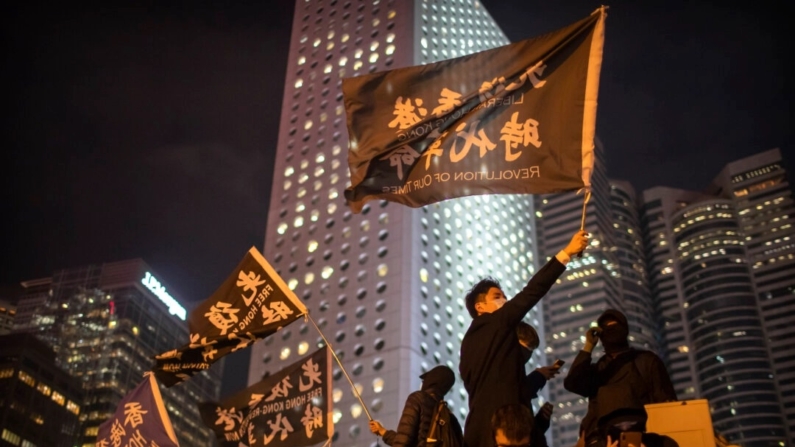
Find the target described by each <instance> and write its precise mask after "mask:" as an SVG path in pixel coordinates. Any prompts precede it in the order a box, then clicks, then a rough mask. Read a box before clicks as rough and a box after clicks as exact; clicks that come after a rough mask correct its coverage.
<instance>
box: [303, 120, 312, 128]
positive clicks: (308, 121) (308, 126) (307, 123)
mask: <svg viewBox="0 0 795 447" xmlns="http://www.w3.org/2000/svg"><path fill="white" fill-rule="evenodd" d="M311 128H312V120H306V122H305V123H304V130H309V129H311Z"/></svg>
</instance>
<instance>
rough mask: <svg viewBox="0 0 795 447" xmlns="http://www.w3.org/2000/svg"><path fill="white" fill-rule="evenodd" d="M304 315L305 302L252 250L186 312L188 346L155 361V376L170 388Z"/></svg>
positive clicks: (161, 355)
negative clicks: (205, 296) (187, 314)
mask: <svg viewBox="0 0 795 447" xmlns="http://www.w3.org/2000/svg"><path fill="white" fill-rule="evenodd" d="M304 314H306V306H304V303H302V302H301V301H300V300H299V299H298V297H297V296H295V294H294V293H293V291H292V290H290V288H289V287H287V284H285V283H284V281H283V280H282V278H281V277H279V275H278V274H277V273H276V271H275V270H274V269H273V267H271V265H270V264H268V262H267V261H266V260H265V258H264V257H263V256H262V254H260V252H259V251H258V250H257V249H256V248H254V247H252V248H251V249H250V250H249V251H248V253H246V255H245V256H244V257H243V260H242V261H240V264H238V266H237V268H235V270H233V271H232V274H230V275H229V277H227V279H226V281H224V283H223V284H222V285H221V287H219V288H218V290H216V291H215V293H213V294H212V296H210V298H208V299H206V300H205V301H203V302H202V303H201V304H199V306H198V307H196V309H194V310H193V311H192V312H191V313H190V316H189V317H188V329H189V331H190V342H189V343H188V344H187V345H185V346H183V347H181V348H179V349H175V350H173V351H169V352H165V353H163V354H160V355H158V356H157V357H155V360H156V365H155V368H154V371H155V374H157V378H158V379H159V380H160V381H161V382H162V383H163V384H164V385H166V386H173V385H174V384H177V383H179V382H181V381H183V380H185V379H187V378H188V377H190V376H191V375H193V374H195V373H196V372H198V371H201V370H205V369H208V368H209V367H210V365H212V364H213V363H214V362H215V361H217V360H218V359H220V358H221V357H223V356H225V355H226V354H229V353H230V352H234V351H238V350H240V349H245V348H246V347H248V346H249V345H250V344H251V343H253V342H254V341H256V340H259V339H262V338H265V337H267V336H268V335H270V334H273V333H274V332H276V331H277V330H278V329H280V328H281V327H282V326H286V325H288V324H290V323H292V322H293V321H295V320H297V319H298V318H299V317H301V316H302V315H304Z"/></svg>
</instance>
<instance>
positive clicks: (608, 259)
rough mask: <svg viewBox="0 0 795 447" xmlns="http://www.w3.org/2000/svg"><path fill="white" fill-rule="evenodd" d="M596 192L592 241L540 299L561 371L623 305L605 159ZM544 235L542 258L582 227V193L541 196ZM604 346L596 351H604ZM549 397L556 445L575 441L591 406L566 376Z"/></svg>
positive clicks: (599, 149)
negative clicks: (606, 315)
mask: <svg viewBox="0 0 795 447" xmlns="http://www.w3.org/2000/svg"><path fill="white" fill-rule="evenodd" d="M595 150H596V159H597V160H603V159H604V147H603V146H602V143H601V142H600V141H599V140H596V148H595ZM591 184H592V191H593V194H592V196H591V199H590V200H589V202H588V204H587V208H586V218H585V228H586V230H587V231H588V232H589V233H590V234H591V245H590V247H589V248H588V249H587V250H586V251H585V252H584V253H583V256H582V258H577V257H575V258H574V259H572V260H571V262H569V264H568V265H567V266H566V271H565V272H564V273H563V275H562V276H561V278H560V279H559V280H558V283H557V284H556V285H555V286H553V287H552V289H551V290H550V291H549V293H547V295H546V296H545V297H544V299H543V300H541V303H542V305H543V312H544V325H545V331H546V343H547V346H546V356H547V362H546V364H551V363H552V362H553V361H555V359H558V358H560V359H563V360H565V361H566V362H567V365H564V366H563V369H562V371H561V377H565V375H566V374H567V373H568V364H571V362H572V361H573V360H574V357H575V356H576V355H577V353H578V352H579V351H580V349H582V345H583V343H584V341H585V339H584V335H583V334H584V333H585V329H586V328H588V327H590V326H592V325H595V324H596V319H597V318H598V317H599V315H600V314H601V313H602V312H603V311H604V310H605V309H607V308H613V309H619V310H622V311H624V304H623V302H622V300H621V297H622V295H621V271H620V264H619V261H618V259H619V257H618V254H617V252H616V242H615V228H614V227H613V222H614V220H613V217H612V209H611V206H612V205H611V202H610V184H609V181H608V178H607V169H606V166H605V164H604V163H596V165H595V166H594V172H593V175H592V176H591ZM537 204H538V210H539V211H538V213H537V214H536V216H537V217H538V221H537V222H538V227H539V236H538V237H539V241H540V245H541V247H542V250H541V252H542V257H543V260H546V259H549V258H551V257H552V256H555V254H556V253H557V252H558V251H559V250H561V249H562V248H563V247H565V246H566V244H567V243H568V242H569V240H570V239H571V236H572V235H573V234H574V233H575V232H576V231H577V230H579V229H580V223H581V219H582V212H583V195H582V194H574V193H564V194H552V195H543V196H538V198H537ZM600 351H601V348H597V349H596V351H595V352H594V355H595V357H598V356H599V355H600V353H599V352H600ZM547 388H548V389H549V399H550V401H551V402H552V403H553V404H554V405H555V411H554V413H553V414H552V426H551V427H550V429H549V431H550V432H551V436H552V441H553V444H554V445H564V446H565V445H574V444H576V443H577V438H578V437H579V428H580V422H581V421H582V418H583V417H584V416H585V413H586V412H587V410H588V401H587V399H585V398H584V397H581V396H578V395H576V394H573V393H570V392H568V391H566V390H565V389H564V388H563V380H562V379H555V380H552V381H550V382H549V383H548V384H547Z"/></svg>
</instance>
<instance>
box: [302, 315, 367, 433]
mask: <svg viewBox="0 0 795 447" xmlns="http://www.w3.org/2000/svg"><path fill="white" fill-rule="evenodd" d="M306 318H307V319H308V320H309V321H311V322H312V326H314V327H315V329H317V332H318V333H319V334H320V337H321V338H323V342H324V343H326V346H328V348H329V349H330V350H331V355H333V356H334V360H336V361H337V364H338V365H340V369H341V370H342V373H343V374H345V378H346V379H348V383H350V384H351V389H353V395H354V396H356V398H357V399H359V403H360V404H362V408H364V413H365V414H366V415H367V419H368V420H371V421H372V420H373V417H372V416H370V411H369V410H367V405H365V404H364V401H363V400H362V396H361V395H359V390H357V389H356V386H354V385H353V381H352V380H351V376H349V375H348V371H346V370H345V367H344V366H342V362H341V361H340V359H339V357H337V353H336V352H334V348H333V347H332V346H331V343H329V341H328V339H327V338H326V336H325V335H324V334H323V331H321V330H320V328H319V327H318V326H317V323H315V320H313V319H312V316H311V315H309V312H307V313H306Z"/></svg>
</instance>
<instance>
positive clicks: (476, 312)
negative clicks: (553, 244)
mask: <svg viewBox="0 0 795 447" xmlns="http://www.w3.org/2000/svg"><path fill="white" fill-rule="evenodd" d="M587 245H588V233H586V232H585V231H578V232H577V233H575V234H574V236H572V238H571V241H570V242H569V244H568V245H567V246H566V248H564V249H563V250H561V251H560V252H559V253H558V254H557V255H556V256H555V257H554V258H552V259H551V260H550V261H549V262H547V263H546V265H544V267H542V268H541V269H540V270H539V271H538V272H537V273H536V274H535V275H534V276H533V278H532V279H530V281H529V282H528V283H527V285H526V286H525V287H524V289H522V291H521V292H519V293H518V294H517V295H516V296H515V297H514V298H513V299H511V300H507V299H506V297H505V294H504V293H503V291H502V288H501V287H500V284H499V283H498V282H497V281H496V280H494V279H492V278H486V279H483V280H481V281H480V282H478V283H477V284H475V285H474V286H473V287H472V289H471V290H470V291H469V293H468V294H467V296H466V299H465V301H466V307H467V310H468V311H469V314H470V315H471V316H472V323H471V324H470V326H469V329H468V330H467V332H466V335H465V336H464V339H463V340H462V342H461V361H460V363H459V372H460V373H461V379H462V380H463V381H464V387H465V388H466V390H467V393H468V394H469V414H468V416H467V419H466V424H465V426H464V444H465V445H466V446H467V447H488V446H490V445H491V444H492V442H493V439H492V434H491V427H490V425H491V424H490V422H491V417H492V415H493V414H494V412H495V411H497V409H499V408H500V407H502V406H504V405H509V404H522V405H524V406H526V405H529V402H523V399H522V397H523V396H525V395H526V393H525V392H524V387H525V386H526V385H525V382H526V375H525V369H524V360H525V358H524V357H523V356H522V351H521V350H522V349H523V348H522V347H521V345H520V344H519V339H518V337H517V335H516V327H517V326H518V325H519V322H520V321H521V320H522V318H523V317H524V316H525V315H526V314H527V312H528V311H530V309H532V308H533V306H535V305H536V303H538V301H539V300H540V299H541V298H542V297H543V296H544V295H545V294H546V293H547V291H548V290H549V289H550V287H552V284H554V283H555V281H556V280H557V279H558V277H559V276H560V275H561V274H562V273H563V271H564V270H565V269H566V263H568V262H569V260H570V259H571V257H572V256H575V255H576V254H577V253H580V252H582V251H583V250H584V249H585V247H586V246H587Z"/></svg>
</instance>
